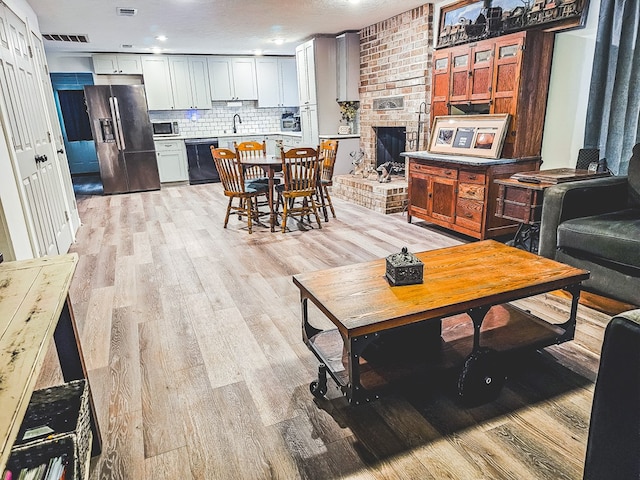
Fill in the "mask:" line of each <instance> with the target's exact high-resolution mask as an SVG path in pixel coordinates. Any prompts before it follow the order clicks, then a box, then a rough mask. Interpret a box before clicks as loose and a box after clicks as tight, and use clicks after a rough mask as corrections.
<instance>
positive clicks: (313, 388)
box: [309, 380, 327, 398]
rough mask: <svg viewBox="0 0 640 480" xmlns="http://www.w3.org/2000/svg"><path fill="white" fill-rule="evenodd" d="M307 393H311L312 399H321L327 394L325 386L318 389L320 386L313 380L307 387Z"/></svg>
mask: <svg viewBox="0 0 640 480" xmlns="http://www.w3.org/2000/svg"><path fill="white" fill-rule="evenodd" d="M309 391H310V392H311V395H313V396H314V397H316V398H323V397H324V396H325V394H326V393H327V386H326V385H325V386H324V388H322V387H320V384H319V383H318V381H317V380H314V381H313V382H311V384H310V385H309Z"/></svg>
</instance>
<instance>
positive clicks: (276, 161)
mask: <svg viewBox="0 0 640 480" xmlns="http://www.w3.org/2000/svg"><path fill="white" fill-rule="evenodd" d="M241 162H242V164H243V165H244V166H246V167H253V166H258V167H260V168H262V169H263V170H264V171H265V172H266V173H267V178H268V179H269V194H268V199H269V224H270V226H271V231H272V232H274V231H275V226H276V221H277V219H276V211H275V208H274V204H273V192H274V187H275V174H276V172H280V171H282V158H281V157H280V156H279V155H264V156H262V157H253V158H243V159H241Z"/></svg>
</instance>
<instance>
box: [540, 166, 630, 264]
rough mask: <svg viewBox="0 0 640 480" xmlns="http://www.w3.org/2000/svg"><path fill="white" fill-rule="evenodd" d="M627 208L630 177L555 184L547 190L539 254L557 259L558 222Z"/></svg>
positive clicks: (543, 208) (543, 207)
mask: <svg viewBox="0 0 640 480" xmlns="http://www.w3.org/2000/svg"><path fill="white" fill-rule="evenodd" d="M625 208H627V177H625V176H619V177H605V178H594V179H591V180H580V181H577V182H567V183H561V184H558V185H553V186H551V187H549V188H547V189H546V190H545V191H544V201H543V202H542V220H541V223H540V240H539V248H538V254H539V255H541V256H543V257H547V258H552V259H553V258H554V257H555V252H556V245H557V231H558V225H560V223H562V222H563V221H565V220H569V219H571V218H578V217H588V216H590V215H599V214H601V213H607V212H615V211H617V210H623V209H625Z"/></svg>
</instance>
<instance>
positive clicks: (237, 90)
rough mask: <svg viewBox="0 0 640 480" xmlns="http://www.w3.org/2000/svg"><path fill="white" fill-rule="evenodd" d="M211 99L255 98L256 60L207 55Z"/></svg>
mask: <svg viewBox="0 0 640 480" xmlns="http://www.w3.org/2000/svg"><path fill="white" fill-rule="evenodd" d="M208 69H209V82H210V88H211V100H214V101H219V100H223V101H225V100H257V99H258V87H257V81H256V62H255V59H254V58H252V57H208Z"/></svg>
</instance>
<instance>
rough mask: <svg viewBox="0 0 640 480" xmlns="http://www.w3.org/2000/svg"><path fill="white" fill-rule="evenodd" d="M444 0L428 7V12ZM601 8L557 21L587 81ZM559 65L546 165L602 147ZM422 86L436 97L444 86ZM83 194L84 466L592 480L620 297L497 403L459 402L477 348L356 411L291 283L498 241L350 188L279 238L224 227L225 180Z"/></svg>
mask: <svg viewBox="0 0 640 480" xmlns="http://www.w3.org/2000/svg"><path fill="white" fill-rule="evenodd" d="M443 3H444V2H443ZM597 3H598V2H591V8H593V5H594V4H597ZM447 4H449V2H446V3H445V4H444V5H445V6H446V5H447ZM442 6H443V5H440V4H437V5H436V6H433V7H432V6H428V9H433V10H429V11H430V12H431V13H430V14H429V15H431V14H436V12H437V11H438V10H439V9H440V7H442ZM436 17H437V16H436ZM597 19H598V15H597V12H593V11H592V10H590V11H589V15H588V17H587V22H588V24H587V27H586V29H583V30H573V31H571V32H563V33H558V34H557V38H556V45H555V49H556V54H561V53H562V52H564V54H565V56H564V57H562V56H560V57H556V58H554V60H553V62H554V65H556V64H563V60H560V61H558V58H561V59H564V64H563V66H567V67H569V66H572V67H574V69H573V71H574V72H576V73H577V72H580V74H579V75H578V76H580V77H581V78H582V80H583V82H582V84H581V85H583V86H584V85H585V84H586V85H587V86H586V87H584V88H586V91H587V92H588V84H589V81H588V80H585V78H584V77H582V74H583V69H584V68H585V67H584V65H582V62H579V61H578V59H575V58H573V57H575V55H572V54H571V53H570V51H569V50H570V48H568V46H569V45H571V46H575V45H576V43H580V42H582V41H585V37H586V36H587V35H586V34H585V32H586V31H587V30H588V29H589V28H590V26H591V28H593V31H592V32H593V37H591V38H590V39H588V40H586V43H589V42H593V40H594V39H595V30H597V27H594V26H593V24H592V23H591V22H595V21H596V20H597ZM434 22H436V23H437V20H434ZM434 28H435V27H434ZM581 48H585V47H584V46H582V47H581ZM558 51H560V53H558ZM569 60H571V62H569ZM569 64H571V65H569ZM589 70H590V69H589ZM425 72H427V73H429V72H430V69H429V68H426V69H425ZM558 75H560V74H558V73H557V72H553V71H552V73H551V76H552V80H551V87H550V92H549V98H550V99H553V98H557V97H561V98H562V100H563V101H562V103H563V106H562V107H558V108H556V105H552V104H553V102H551V101H550V102H549V104H548V107H547V114H546V122H545V132H544V136H543V139H544V140H543V146H542V156H543V158H544V161H545V164H544V166H543V167H542V168H547V167H549V168H556V167H574V166H575V157H576V155H577V151H578V149H579V148H582V147H583V146H584V142H583V138H584V125H583V124H584V122H582V121H576V120H575V119H576V118H579V117H580V115H578V114H577V113H576V111H580V112H582V114H583V116H586V105H584V104H582V103H580V102H578V100H577V99H576V97H579V98H582V99H586V98H587V96H588V93H585V95H584V96H581V95H580V94H578V93H577V92H576V91H579V92H582V93H584V92H585V91H584V89H581V88H578V87H576V91H572V92H571V95H567V94H566V92H565V89H566V88H569V87H567V85H566V84H571V82H560V83H562V85H560V84H559V83H558V82H557V81H556V82H554V78H556V77H557V76H558ZM565 75H566V73H565ZM588 76H589V77H590V75H588ZM572 85H575V84H572ZM422 88H424V90H423V91H424V94H425V98H426V99H428V98H429V97H428V94H429V92H428V88H427V85H426V82H425V84H424V85H423V86H422ZM579 103H580V105H578V104H579ZM569 104H570V105H572V107H571V106H569ZM557 110H560V112H558V111H557ZM416 111H417V109H416ZM412 113H414V112H412ZM556 114H557V117H556V116H555V115H556ZM557 118H561V119H564V120H555V119H557ZM567 118H569V119H571V120H570V121H567V120H566V119H567ZM416 119H417V115H415V113H414V114H413V115H412V116H411V118H410V120H409V121H411V122H415V120H416ZM550 119H554V120H552V121H551V122H550ZM558 121H559V122H561V124H562V123H564V127H566V128H565V129H564V132H560V131H559V130H560V129H558V128H557V123H556V122H558ZM549 123H551V124H552V125H556V127H552V128H550V127H549V126H548V125H549ZM559 137H562V142H561V144H562V148H559V149H558V150H557V151H566V155H564V154H557V153H555V154H554V153H552V152H553V151H554V142H555V141H557V140H558V138H559ZM554 139H555V140H554ZM568 139H570V140H568ZM545 152H547V153H545ZM547 156H548V158H549V161H548V163H547ZM568 157H571V159H570V160H569V159H568ZM629 157H630V154H629ZM5 181H6V179H5ZM7 198H8V197H6V196H3V197H2V200H3V204H4V205H5V210H6V209H7V206H8V203H7V201H6V199H7ZM76 201H77V214H78V217H79V218H80V219H81V225H79V227H78V229H77V233H76V237H75V241H74V243H73V244H72V246H71V248H70V250H69V251H70V252H71V253H75V254H77V255H78V259H77V266H76V268H75V273H74V274H73V279H72V280H71V282H70V285H69V298H70V300H71V304H72V307H73V316H74V317H75V323H76V326H77V330H78V331H77V335H78V338H79V343H80V345H81V350H82V355H83V357H84V362H85V366H86V372H87V374H88V380H89V384H90V387H91V392H92V398H93V403H94V405H93V407H94V410H95V413H96V414H97V419H96V420H97V424H99V426H100V432H101V438H102V453H101V454H100V455H97V456H95V457H93V458H92V460H91V464H90V466H89V469H88V471H89V472H90V474H89V476H88V477H81V478H123V479H128V478H175V477H178V476H179V477H183V478H225V479H226V478H252V479H253V478H536V479H537V478H553V479H555V478H582V476H583V473H584V468H585V459H586V457H587V453H586V451H587V443H588V438H589V426H590V417H591V412H592V402H593V398H594V390H595V382H596V379H597V375H598V369H599V362H600V353H601V349H602V344H603V338H604V332H605V328H606V326H607V325H608V324H609V323H610V322H611V319H612V317H613V316H614V315H616V313H617V312H621V311H622V310H620V309H619V310H617V311H611V310H609V311H601V310H598V309H596V308H592V307H590V306H587V305H584V304H580V305H577V312H576V325H575V329H576V330H575V336H574V338H573V339H572V340H571V341H567V342H563V343H561V344H558V345H553V346H549V347H546V348H543V349H542V348H541V349H539V350H537V349H530V350H527V351H523V352H521V353H520V354H518V355H515V356H513V357H510V358H509V362H507V363H508V365H507V372H506V383H505V385H504V387H503V388H502V389H501V391H500V392H499V395H498V397H497V398H496V399H495V400H493V401H490V402H487V403H483V404H480V405H473V406H467V405H465V404H464V403H463V402H461V400H460V398H459V393H458V391H457V386H458V385H457V381H458V368H459V367H460V362H464V358H465V356H466V353H465V354H462V355H461V356H460V358H459V363H458V365H456V366H455V368H453V367H447V366H445V368H443V369H441V370H432V371H428V373H427V374H423V375H422V376H419V377H409V378H408V379H404V380H403V381H400V382H399V383H398V384H397V385H395V386H394V389H393V390H392V391H391V392H388V393H386V395H384V396H381V398H379V399H376V400H375V401H371V402H370V403H368V402H367V404H365V405H358V406H355V405H352V404H350V402H349V399H348V398H347V396H346V395H345V391H344V390H343V389H341V388H339V387H338V388H337V385H336V383H335V382H334V381H333V380H332V379H331V378H329V379H328V388H327V390H326V392H325V394H324V395H319V396H318V395H315V394H313V392H310V391H309V390H310V382H312V381H313V380H314V379H317V378H318V363H319V362H318V359H317V358H316V356H314V354H313V352H310V351H309V349H308V346H307V345H305V342H304V341H303V338H302V336H301V328H300V327H301V296H300V293H301V292H300V291H299V289H298V288H297V287H296V285H295V284H294V283H293V281H292V277H294V276H298V275H301V274H306V273H313V272H317V271H325V270H327V269H333V268H337V267H347V266H350V265H356V264H362V263H363V262H373V261H380V260H382V259H385V258H386V257H388V256H390V255H393V254H397V253H398V252H400V251H401V249H402V248H403V247H407V249H408V251H409V252H414V253H417V252H431V251H435V250H438V249H444V248H450V247H457V246H462V245H473V244H476V243H480V242H476V241H475V240H474V239H472V238H470V237H468V236H464V235H460V234H458V233H456V232H454V231H451V230H448V229H445V228H441V227H438V226H434V225H432V224H430V223H428V222H426V221H420V220H414V221H413V223H408V222H407V214H406V212H400V213H394V214H390V215H383V214H380V213H377V212H373V211H371V210H367V209H365V208H363V207H361V206H358V205H356V204H354V203H351V202H346V201H344V200H341V199H339V198H334V199H333V203H334V206H335V210H336V218H333V217H331V218H329V221H327V222H325V221H323V222H322V228H321V229H318V228H315V227H310V226H309V225H308V224H306V223H302V224H300V225H298V226H295V224H293V225H294V226H292V227H291V230H290V231H288V232H287V233H285V234H281V233H280V232H279V231H278V232H275V233H271V232H269V228H268V225H266V224H263V225H256V226H254V232H253V233H252V234H251V235H249V234H248V233H247V231H246V223H245V222H244V221H242V220H240V219H238V218H237V217H233V216H232V217H231V218H230V219H229V224H228V226H227V228H226V229H225V228H223V227H222V226H223V223H224V216H225V207H226V202H227V199H226V198H225V197H224V194H223V191H222V188H221V186H220V184H205V185H176V186H171V187H168V188H164V187H163V188H162V189H161V190H159V191H154V192H139V193H135V194H124V195H113V196H99V195H91V196H87V195H85V196H79V197H77V199H76ZM5 214H6V212H5ZM499 240H506V238H500V239H499ZM3 248H4V247H3ZM13 250H14V251H15V249H13ZM7 251H8V250H7ZM9 260H13V258H5V262H4V266H5V267H6V265H8V264H11V263H12V262H10V261H9ZM485 268H486V270H491V269H492V264H491V263H490V262H487V264H486V266H485ZM505 275H506V272H505ZM385 282H386V280H385ZM424 286H425V288H429V281H428V276H427V271H426V270H425V282H424ZM394 288H404V287H394ZM408 288H412V287H408ZM345 290H346V288H345ZM365 294H366V292H363V293H362V295H365ZM358 298H362V297H359V296H354V300H353V306H355V307H357V308H360V309H361V310H362V312H361V313H362V315H363V316H364V315H365V314H366V312H367V310H368V308H367V307H368V305H369V304H368V303H363V302H361V301H359V300H358ZM516 303H518V305H519V306H520V307H521V308H522V309H523V310H526V311H529V312H531V313H532V314H533V315H536V316H540V317H542V318H545V319H547V320H549V321H550V322H552V323H553V324H562V323H564V322H565V321H566V319H567V318H568V317H570V316H571V315H572V307H573V305H572V301H571V299H570V298H569V297H567V296H565V295H561V294H556V293H544V294H540V295H536V296H533V297H530V298H525V299H522V300H518V301H517V302H516ZM6 304H7V303H6V301H5V300H4V299H3V307H4V306H5V305H6ZM608 305H611V304H610V303H608ZM636 305H637V303H636ZM630 307H632V306H630ZM308 315H309V321H310V323H312V324H313V326H314V327H317V328H330V327H333V326H334V325H332V324H331V322H330V321H329V320H328V319H327V317H326V316H325V312H323V311H321V310H320V309H319V308H317V307H316V306H315V305H311V304H310V305H309V306H308ZM469 335H471V336H473V324H472V322H471V321H469V320H468V318H465V319H464V320H461V318H460V317H459V316H457V317H455V318H449V319H444V320H443V322H442V338H443V339H444V340H445V341H451V342H456V341H457V340H459V339H460V338H461V337H463V336H469ZM49 338H51V337H49ZM405 340H406V339H405ZM51 344H53V343H51ZM401 350H402V348H401ZM397 353H398V354H399V356H402V354H405V353H406V354H408V355H411V354H412V353H413V352H402V351H400V352H397ZM418 353H419V354H420V353H423V352H418ZM427 353H428V352H427ZM467 353H468V352H467ZM343 354H344V353H343ZM3 358H4V357H3ZM333 360H335V361H337V363H340V362H341V361H344V358H343V359H341V358H340V356H338V358H337V359H333ZM62 362H63V360H59V359H58V355H56V351H55V348H49V349H48V351H47V353H46V357H45V358H44V359H43V360H42V365H43V368H42V372H41V374H40V375H39V378H38V380H37V387H38V388H41V387H46V386H49V385H58V384H60V383H62V382H63V379H62V378H61V377H62V375H61V371H60V370H61V369H60V366H59V364H60V363H62ZM7 363H9V362H7ZM630 363H633V362H630ZM636 363H637V362H636ZM633 366H634V367H635V365H633ZM3 367H4V365H3ZM632 375H633V373H632ZM630 398H632V397H630ZM614 410H620V408H616V409H614ZM633 421H634V420H630V421H629V423H631V424H632V425H633ZM4 448H5V446H4V445H3V452H4ZM609 468H614V467H611V466H609ZM611 471H615V470H611ZM593 478H597V477H593ZM612 478H624V477H616V476H615V475H614V476H613V477H612Z"/></svg>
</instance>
